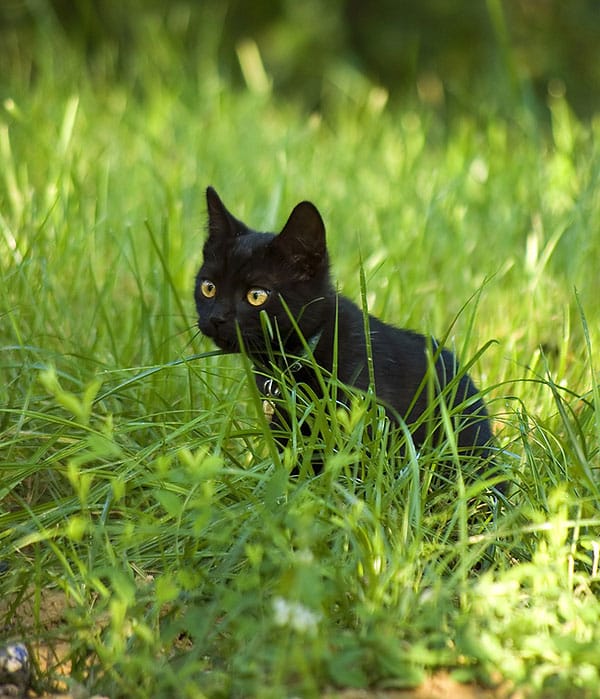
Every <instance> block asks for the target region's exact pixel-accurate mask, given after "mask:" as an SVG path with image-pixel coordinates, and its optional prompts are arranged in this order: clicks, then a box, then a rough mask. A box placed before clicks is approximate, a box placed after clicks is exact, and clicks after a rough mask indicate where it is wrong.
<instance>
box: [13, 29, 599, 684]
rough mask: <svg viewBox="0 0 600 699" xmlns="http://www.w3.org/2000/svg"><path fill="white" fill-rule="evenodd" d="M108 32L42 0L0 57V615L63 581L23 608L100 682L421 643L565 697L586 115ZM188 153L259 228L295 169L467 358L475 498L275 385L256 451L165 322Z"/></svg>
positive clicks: (179, 321)
mask: <svg viewBox="0 0 600 699" xmlns="http://www.w3.org/2000/svg"><path fill="white" fill-rule="evenodd" d="M139 31H140V32H141V35H142V36H143V37H144V41H145V43H144V44H143V45H144V46H145V47H146V48H147V49H148V50H147V51H145V52H140V56H142V55H143V56H145V61H146V62H144V61H143V60H142V59H141V58H140V60H139V62H137V63H136V64H135V65H134V67H133V68H131V74H130V75H129V76H128V77H127V78H125V79H123V80H120V81H119V80H115V79H114V63H115V61H114V56H111V55H110V53H103V54H100V55H99V56H97V57H96V63H95V64H94V65H93V66H92V67H91V68H90V67H87V68H86V67H84V64H83V62H82V61H81V60H80V57H79V56H78V54H77V53H76V52H75V51H72V50H71V49H68V48H67V46H66V45H64V44H62V43H57V42H59V37H58V35H55V34H54V33H53V31H52V30H47V33H42V34H41V35H40V36H38V37H37V39H36V42H35V43H34V54H33V57H32V55H30V54H29V53H28V51H27V50H26V49H25V48H23V46H20V45H19V46H16V47H14V46H13V47H12V54H11V60H12V61H13V63H12V64H11V65H12V71H11V72H10V73H9V72H5V73H3V74H4V75H5V77H4V78H3V82H2V84H1V86H0V90H1V95H2V100H3V106H2V112H1V114H0V274H1V275H2V279H1V283H0V317H1V318H2V322H1V324H0V367H1V371H2V380H1V381H0V397H1V399H0V430H1V438H0V450H1V451H0V459H1V466H0V468H1V469H2V478H1V479H0V560H2V561H4V562H5V563H6V564H7V566H8V568H7V570H6V572H4V573H2V574H0V590H1V596H2V599H3V605H4V606H3V610H4V616H5V619H4V621H3V623H8V621H9V620H10V619H13V625H12V627H10V628H9V630H8V631H7V634H9V635H11V636H18V635H19V633H20V628H19V623H23V624H25V621H24V620H23V619H22V618H21V617H19V616H18V615H17V616H16V617H14V613H15V610H16V609H17V608H18V607H19V605H20V604H21V603H22V602H23V601H24V600H25V599H27V598H32V599H33V600H34V607H33V608H34V609H36V608H38V609H39V604H40V602H39V600H40V599H41V596H42V594H43V592H44V591H47V590H51V589H57V588H58V589H60V590H63V591H64V592H65V594H66V596H67V598H68V600H69V605H68V607H67V608H66V610H65V615H64V620H63V623H62V625H60V626H59V627H52V628H45V626H44V624H43V623H42V621H41V619H40V617H39V614H36V613H34V614H33V619H32V620H31V622H32V624H33V626H32V627H30V628H29V630H28V631H27V635H28V640H29V641H30V642H31V643H33V642H34V641H38V640H42V641H44V642H47V643H50V644H52V643H54V642H57V641H58V640H60V639H63V638H67V639H69V651H68V656H69V659H70V660H71V662H72V671H71V679H72V680H74V681H79V682H83V683H84V684H86V685H87V686H88V687H89V688H90V689H93V690H94V691H101V692H104V693H107V694H109V695H110V696H111V697H119V696H133V697H147V696H174V695H177V696H181V697H203V696H207V697H220V696H260V697H281V696H318V695H319V694H320V693H322V692H323V691H324V690H325V688H327V687H340V688H343V687H349V686H357V687H366V686H377V687H405V686H414V685H416V684H418V683H419V682H420V681H422V679H423V678H424V677H425V676H426V675H427V674H429V673H432V672H435V671H437V670H439V669H442V668H446V669H450V670H451V671H452V672H453V674H454V676H455V677H456V678H457V679H459V680H461V681H477V682H479V683H483V684H488V683H492V684H493V683H497V682H501V681H504V680H505V681H507V682H509V683H512V685H513V686H516V687H519V688H521V689H522V690H523V691H524V692H526V693H528V694H530V695H532V696H537V695H544V696H552V697H560V696H565V697H566V696H568V697H574V696H581V697H588V696H589V697H592V696H595V692H596V691H597V686H598V682H599V675H600V662H599V661H598V654H597V648H598V643H599V642H600V637H599V631H598V629H599V628H600V624H599V622H600V603H599V602H598V598H597V591H598V580H599V575H598V565H599V550H600V548H599V541H600V539H599V532H600V516H599V514H598V512H599V510H598V502H599V493H598V487H599V486H598V472H597V469H598V467H599V466H600V457H599V445H600V418H599V417H598V416H599V415H600V389H599V386H598V378H597V377H598V375H597V371H598V367H597V360H596V348H597V347H598V344H599V342H600V337H599V335H598V328H599V327H600V304H599V302H598V294H597V289H596V287H597V260H598V259H600V237H599V236H598V235H597V233H598V231H597V230H596V229H597V223H596V222H597V221H598V220H600V211H599V208H600V200H599V199H598V197H597V191H598V185H599V179H600V177H599V175H600V158H599V135H600V130H599V129H600V123H599V122H597V121H596V122H592V123H589V124H582V123H579V122H577V120H576V119H575V118H574V117H573V116H572V114H571V113H570V111H569V109H568V105H567V103H566V102H565V101H564V100H561V99H556V100H554V101H552V102H551V104H550V113H551V123H550V125H549V127H548V128H547V129H546V128H543V127H539V126H538V125H537V124H534V123H532V122H531V120H530V119H529V118H528V116H527V114H526V113H525V112H523V111H521V110H520V108H519V105H515V109H514V118H513V119H512V120H511V121H507V120H505V119H502V118H501V117H499V116H497V115H495V114H493V113H487V114H486V113H485V110H482V109H479V110H474V111H473V112H472V115H471V116H469V115H464V116H463V117H462V118H457V119H456V120H454V121H453V122H452V123H451V124H449V125H443V124H442V123H440V121H439V120H438V118H437V117H436V115H435V113H432V112H430V111H428V110H426V109H424V108H422V107H420V106H418V105H396V106H394V105H387V106H386V105H385V104H384V100H382V99H381V97H382V95H381V92H380V91H378V90H377V89H374V88H371V87H369V86H368V85H365V84H364V82H363V81H360V80H356V81H353V78H352V75H351V74H350V76H349V77H348V78H347V79H346V80H344V81H342V80H340V82H339V84H338V85H337V86H336V90H337V97H336V98H335V99H333V98H331V99H330V100H329V101H328V102H327V104H326V105H325V107H324V109H323V111H322V113H319V114H306V113H305V112H303V111H302V109H301V108H300V107H298V106H295V105H289V104H282V103H281V102H279V101H278V100H277V99H275V98H273V97H272V96H270V95H269V94H268V93H265V92H264V90H262V91H261V90H259V91H252V90H251V89H248V90H247V91H237V92H236V91H234V90H232V89H230V88H229V87H228V85H227V83H226V82H224V81H223V80H222V79H221V78H220V77H219V74H218V72H217V70H216V68H215V65H216V64H215V63H214V61H211V60H210V56H208V57H206V56H204V57H201V58H202V60H200V58H199V63H198V69H197V71H194V70H192V69H190V68H189V66H188V67H187V68H186V69H185V70H179V69H178V66H179V63H178V62H177V52H176V48H174V47H173V46H171V45H170V44H169V41H168V40H167V37H166V35H165V34H164V33H162V32H163V31H164V30H162V29H161V28H160V27H159V26H155V25H153V24H149V25H148V26H146V25H142V27H141V29H140V30H139ZM150 47H152V50H150ZM33 59H35V61H36V65H37V66H38V69H37V72H35V73H34V72H33V71H32V70H31V65H32V60H33ZM247 68H248V70H251V68H252V67H251V66H247ZM208 184H213V185H215V186H216V187H217V188H218V189H219V191H220V193H221V194H222V196H223V198H224V200H225V201H226V202H227V204H228V205H229V206H230V207H231V209H232V210H233V211H234V212H235V213H236V214H237V215H239V216H240V218H242V219H244V220H247V221H248V222H249V223H250V224H252V225H254V226H256V227H258V228H263V229H277V227H279V226H281V225H282V224H283V223H284V221H285V219H286V217H287V214H288V212H289V210H291V207H292V206H293V205H294V204H295V203H296V202H297V201H299V200H301V199H303V198H309V199H312V200H313V201H314V202H315V203H316V204H317V205H318V206H319V208H320V210H321V211H322V213H323V215H324V218H325V221H326V225H327V228H328V236H329V238H328V240H329V246H330V252H331V257H332V260H333V268H334V273H335V275H336V278H337V279H338V280H339V285H340V288H341V290H342V291H343V292H344V293H346V294H347V295H348V296H350V297H352V298H353V299H354V300H356V301H357V302H359V303H360V302H361V296H364V299H365V300H366V301H367V302H368V304H369V307H370V309H371V310H372V312H374V313H375V314H377V315H379V316H381V317H382V318H384V319H387V320H389V321H391V322H394V323H396V324H398V325H405V326H408V327H415V328H418V329H421V330H423V331H431V332H433V333H435V334H436V335H438V336H440V337H447V344H448V345H449V346H451V347H454V348H456V349H457V351H458V353H459V354H460V356H461V359H462V361H463V364H465V365H468V364H469V362H470V360H471V359H474V358H476V359H477V361H476V363H475V364H474V366H473V368H472V369H471V370H472V372H473V373H474V376H475V377H476V379H477V381H478V384H479V385H480V386H481V387H482V388H483V389H484V392H485V395H486V399H487V402H488V405H489V407H490V411H491V413H492V414H493V416H494V422H495V428H496V432H497V434H498V438H499V442H500V444H501V445H502V447H503V448H506V449H507V450H508V451H510V452H511V453H512V454H513V455H514V456H509V455H507V456H506V459H505V460H506V461H507V467H508V468H509V469H510V475H511V479H512V481H513V483H512V486H511V491H510V494H509V501H508V502H507V503H506V504H505V506H504V507H502V508H501V511H500V512H499V513H497V514H496V516H495V518H493V519H492V518H490V516H489V511H488V512H487V514H486V512H483V513H482V512H479V513H478V512H476V511H475V510H481V507H482V503H483V504H485V496H484V494H483V493H482V492H481V490H482V488H483V485H482V486H477V484H476V485H468V484H467V485H465V483H463V482H462V480H461V479H460V478H457V479H456V482H450V483H448V485H447V486H446V487H445V488H444V489H441V490H437V491H433V492H431V491H429V490H428V489H427V483H428V479H429V478H430V477H432V476H433V474H434V473H435V469H436V464H437V460H438V457H439V454H436V453H431V454H422V455H420V457H419V458H417V456H416V455H415V454H413V455H412V457H410V455H409V457H408V458H406V459H404V460H402V459H400V458H399V457H398V456H397V452H396V451H395V449H396V447H397V444H396V446H395V443H394V441H392V442H391V443H390V444H388V445H384V444H383V443H382V442H377V440H375V441H374V440H373V438H372V437H370V436H369V435H370V434H371V433H370V432H369V430H368V425H369V424H372V422H373V420H376V421H377V420H379V421H380V427H381V429H385V424H383V423H381V416H380V415H379V413H378V412H377V408H376V406H374V405H371V404H369V403H368V402H367V403H364V402H360V401H358V400H357V402H356V405H355V406H354V408H353V410H352V411H350V412H349V413H341V414H340V413H338V412H336V411H335V408H333V407H332V405H331V402H328V401H325V402H324V403H323V404H321V405H314V404H312V403H311V401H310V397H306V396H302V394H301V392H300V393H297V392H294V391H293V390H291V392H290V394H289V396H288V398H287V399H288V400H290V401H296V404H297V405H300V406H302V405H304V406H305V408H304V409H306V406H308V407H309V408H310V409H311V410H312V412H313V414H316V415H317V421H318V423H319V424H320V426H321V432H320V433H319V434H318V435H317V436H316V437H315V438H314V439H313V440H312V441H311V439H303V438H302V437H301V435H300V434H299V432H298V431H295V432H294V434H293V435H292V442H291V445H292V446H291V447H290V448H288V449H287V450H285V451H284V452H282V453H280V452H279V451H278V450H277V449H276V447H275V444H274V442H273V440H272V436H271V434H270V432H269V429H268V426H267V424H266V423H265V420H264V418H263V417H262V412H261V406H260V400H259V398H258V396H257V395H256V394H255V393H254V392H253V389H252V384H251V382H249V381H248V376H247V374H248V367H246V366H245V364H244V362H243V360H242V358H240V357H227V356H221V355H219V354H218V353H215V352H214V351H213V348H212V347H211V346H210V344H209V343H207V342H206V341H205V340H203V339H202V338H200V337H199V336H198V334H197V332H196V330H195V327H194V326H195V318H194V305H193V300H192V287H193V278H194V274H195V271H196V268H197V267H198V265H199V262H200V252H201V245H202V240H203V235H204V233H203V226H204V218H205V211H204V198H203V190H204V188H205V187H206V185H208ZM361 261H362V272H360V271H359V263H360V262H361ZM361 274H362V275H364V286H363V283H362V281H361ZM490 341H493V342H490ZM480 350H482V351H481V352H480ZM292 388H293V387H292ZM303 401H305V402H304V403H303ZM301 414H302V413H301ZM327 440H329V441H327ZM323 443H325V447H326V453H327V459H326V469H325V472H324V474H323V475H322V476H320V477H317V478H314V477H312V475H311V472H310V467H309V462H310V454H311V451H312V450H313V449H315V448H321V447H322V446H323ZM450 446H451V445H450ZM296 464H300V466H301V469H300V471H301V472H300V476H299V477H298V478H290V477H289V471H290V469H291V468H292V467H293V466H294V465H296ZM482 562H483V563H482ZM36 600H37V607H36V603H35V601H36ZM14 618H16V619H21V621H20V622H15V621H14ZM27 621H29V620H27ZM57 679H60V677H59V672H58V670H57V671H56V672H53V670H52V667H50V668H49V669H47V670H46V671H44V672H43V673H41V675H40V677H39V682H40V683H41V685H42V686H49V685H50V684H51V683H52V682H53V681H56V680H57Z"/></svg>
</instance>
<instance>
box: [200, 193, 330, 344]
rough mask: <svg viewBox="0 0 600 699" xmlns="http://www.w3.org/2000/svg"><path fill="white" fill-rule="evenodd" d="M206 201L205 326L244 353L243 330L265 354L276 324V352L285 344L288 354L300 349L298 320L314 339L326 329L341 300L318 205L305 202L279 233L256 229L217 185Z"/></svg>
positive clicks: (206, 330) (219, 340)
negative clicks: (230, 208) (223, 198)
mask: <svg viewBox="0 0 600 699" xmlns="http://www.w3.org/2000/svg"><path fill="white" fill-rule="evenodd" d="M206 202H207V210H208V237H207V239H206V242H205V243H204V248H203V257H204V260H203V263H202V266H201V268H200V270H199V272H198V274H197V276H196V288H195V299H196V309H197V311H198V327H199V328H200V330H201V331H202V333H203V334H204V335H206V336H208V337H210V338H211V339H212V340H213V341H214V342H215V343H216V345H217V346H218V347H220V348H221V349H224V350H226V351H231V352H235V351H240V346H239V341H238V332H239V334H240V335H241V338H242V341H243V344H244V346H245V348H246V350H247V351H248V352H249V353H250V354H251V355H256V356H263V355H264V353H265V351H266V346H267V342H268V340H267V339H266V338H265V322H266V321H268V323H267V324H268V325H270V326H271V328H273V329H274V330H275V333H276V337H277V338H279V340H275V341H273V342H272V343H271V346H272V347H273V348H274V349H279V344H280V341H281V342H282V343H283V348H282V349H284V350H285V351H289V352H293V351H295V350H298V349H299V348H300V347H301V342H300V340H299V339H298V333H297V332H296V331H295V330H294V323H293V321H292V319H291V318H293V319H294V321H295V322H296V323H297V325H298V327H299V329H300V331H301V333H302V335H303V336H304V338H305V339H307V340H308V339H310V338H311V337H312V336H314V335H315V334H317V333H319V332H320V331H321V330H322V327H323V324H324V322H325V318H326V316H327V314H328V313H330V312H331V305H332V299H333V298H334V292H333V289H332V286H331V281H330V277H329V260H328V255H327V247H326V243H325V226H324V224H323V220H322V218H321V215H320V214H319V212H318V210H317V208H316V207H315V206H314V205H313V204H311V203H310V202H307V201H304V202H301V203H300V204H298V205H297V206H296V207H295V208H294V210H293V211H292V213H291V214H290V216H289V218H288V220H287V223H286V224H285V226H284V227H283V229H282V230H281V232H280V233H279V234H274V233H259V232H257V231H254V230H252V229H250V228H249V227H248V226H247V225H246V224H245V223H243V222H242V221H240V220H239V219H237V218H236V217H235V216H233V215H232V214H231V213H230V212H229V211H228V210H227V208H226V207H225V205H224V204H223V202H222V201H221V199H220V198H219V195H218V194H217V193H216V191H215V190H214V189H213V188H212V187H209V188H208V189H207V190H206ZM261 316H262V319H261ZM290 316H291V318H290Z"/></svg>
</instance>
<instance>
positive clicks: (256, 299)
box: [246, 289, 271, 306]
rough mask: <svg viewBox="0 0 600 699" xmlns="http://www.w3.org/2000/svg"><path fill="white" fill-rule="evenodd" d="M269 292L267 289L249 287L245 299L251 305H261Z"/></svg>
mask: <svg viewBox="0 0 600 699" xmlns="http://www.w3.org/2000/svg"><path fill="white" fill-rule="evenodd" d="M270 293H271V292H270V291H268V290H267V289H250V291H249V292H248V293H247V294H246V299H247V301H248V303H249V304H250V305H251V306H262V305H263V304H265V303H266V301H267V299H268V298H269V294H270Z"/></svg>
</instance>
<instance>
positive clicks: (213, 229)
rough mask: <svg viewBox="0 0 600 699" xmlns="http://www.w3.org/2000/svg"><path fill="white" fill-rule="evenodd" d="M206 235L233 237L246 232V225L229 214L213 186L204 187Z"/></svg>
mask: <svg viewBox="0 0 600 699" xmlns="http://www.w3.org/2000/svg"><path fill="white" fill-rule="evenodd" d="M206 209H207V211H208V235H209V237H211V238H213V237H214V238H235V237H237V236H238V235H243V234H244V233H247V232H248V228H247V226H246V225H245V224H244V223H242V222H241V221H239V220H238V219H237V218H236V217H235V216H234V215H233V214H231V213H230V212H229V211H228V210H227V208H226V207H225V204H223V202H222V201H221V199H220V197H219V195H218V194H217V192H216V190H215V189H213V187H208V188H207V189H206Z"/></svg>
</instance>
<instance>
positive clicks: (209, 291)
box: [200, 279, 217, 299]
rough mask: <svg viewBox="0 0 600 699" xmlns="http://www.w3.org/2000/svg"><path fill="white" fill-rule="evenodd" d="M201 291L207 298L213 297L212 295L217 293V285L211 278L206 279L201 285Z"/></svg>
mask: <svg viewBox="0 0 600 699" xmlns="http://www.w3.org/2000/svg"><path fill="white" fill-rule="evenodd" d="M200 291H201V292H202V295H203V296H206V298H207V299H212V297H213V296H214V295H215V294H216V293H217V287H216V286H215V285H214V284H213V283H212V282H211V281H210V279H205V280H204V281H203V282H202V284H201V285H200Z"/></svg>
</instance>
